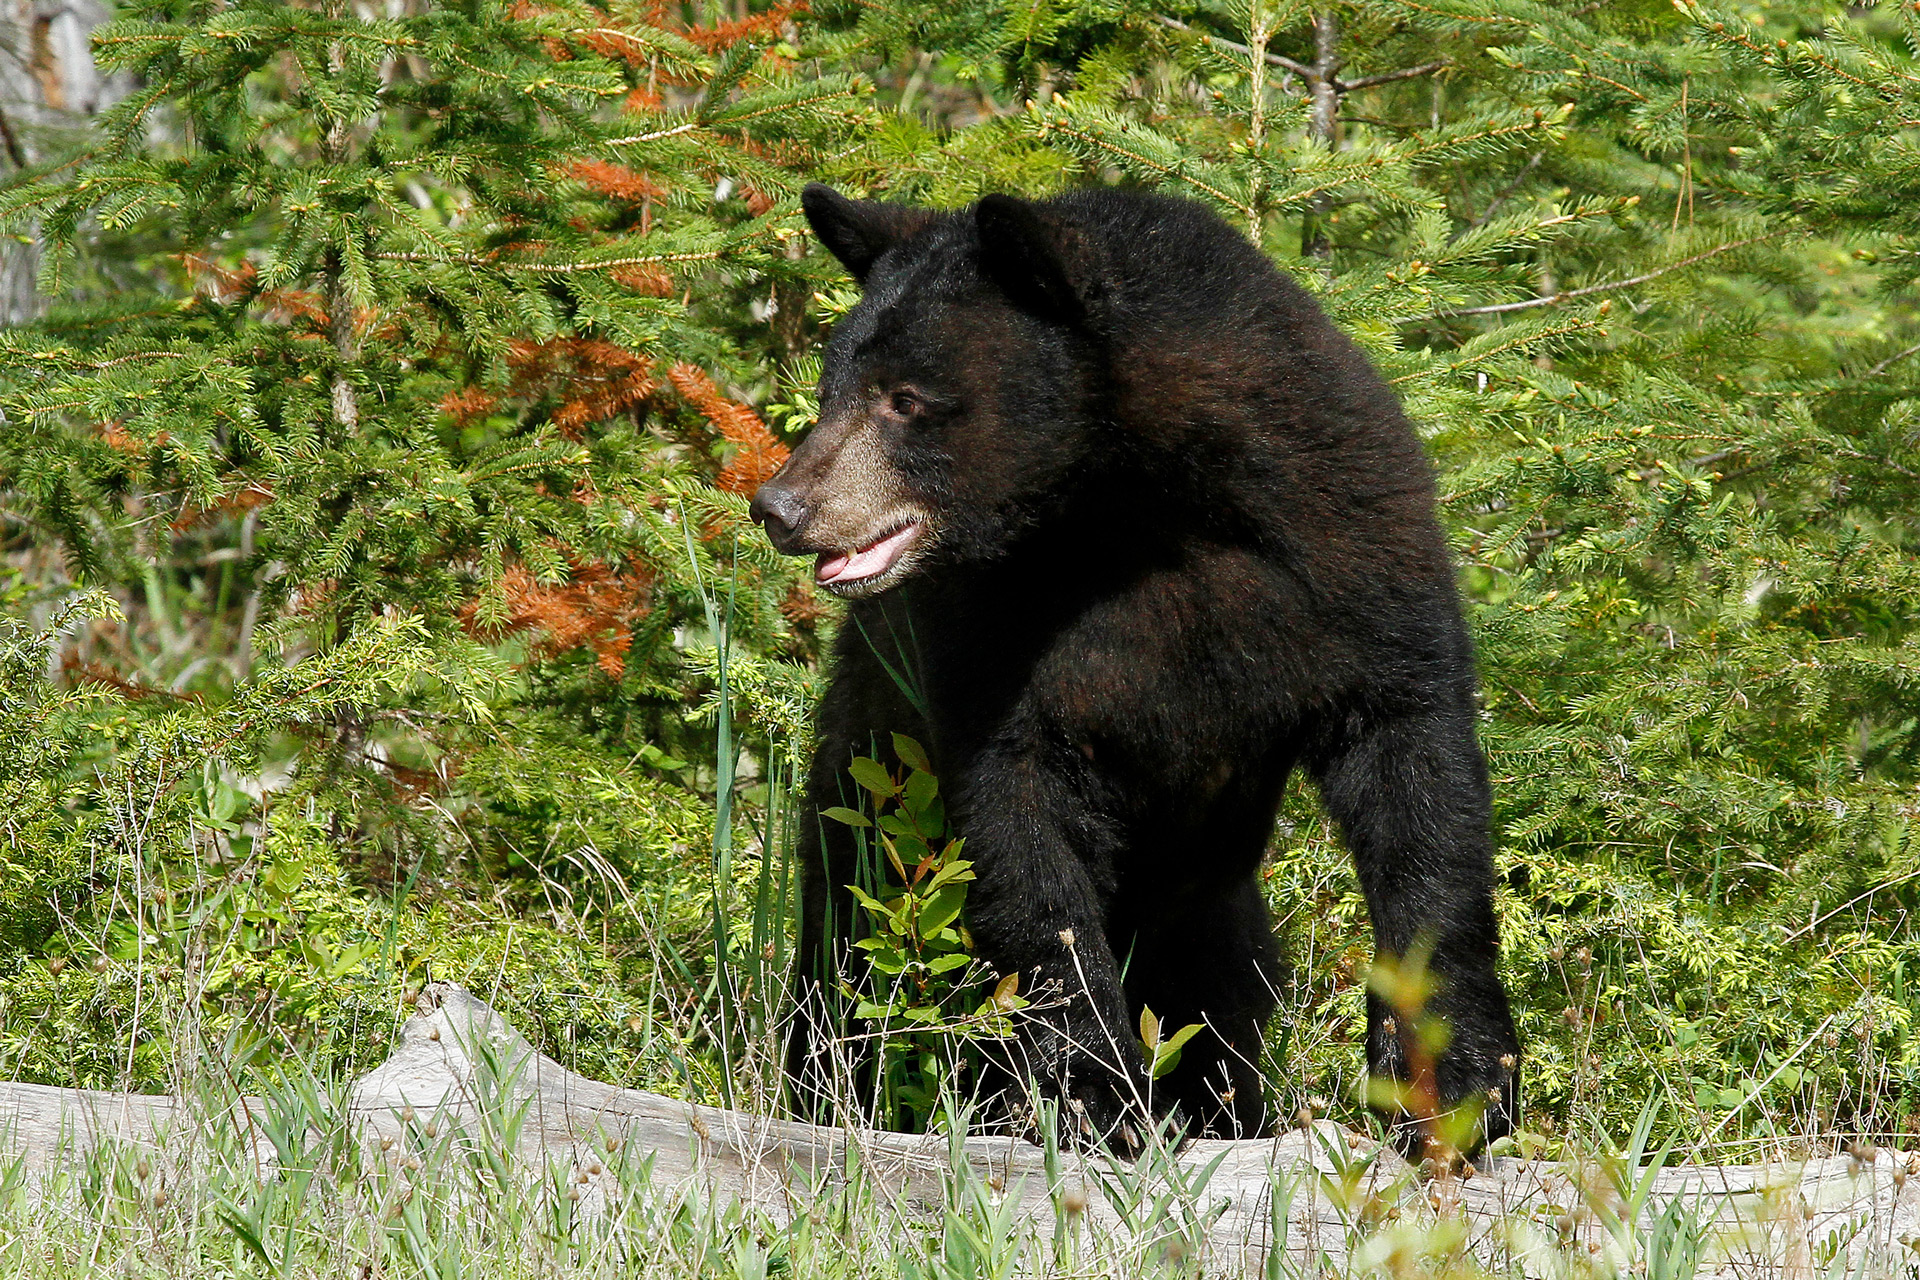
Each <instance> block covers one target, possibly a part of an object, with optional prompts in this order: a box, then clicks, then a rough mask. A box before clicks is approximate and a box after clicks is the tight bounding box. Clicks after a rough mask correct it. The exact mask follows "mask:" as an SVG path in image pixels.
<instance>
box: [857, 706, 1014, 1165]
mask: <svg viewBox="0 0 1920 1280" xmlns="http://www.w3.org/2000/svg"><path fill="white" fill-rule="evenodd" d="M893 748H894V753H895V754H896V755H897V756H898V757H899V758H900V760H901V761H902V762H903V763H904V764H905V765H906V770H905V776H900V775H896V774H895V773H894V772H892V771H891V770H889V769H888V768H887V767H886V766H885V765H883V764H881V763H880V762H879V761H878V760H876V759H874V758H873V757H871V756H861V757H859V758H858V759H856V760H854V761H853V763H852V764H851V765H850V766H849V769H848V772H849V773H850V774H851V775H852V777H853V780H854V781H855V782H856V783H858V784H859V785H860V788H861V790H862V791H863V792H864V793H865V794H866V795H867V796H869V797H871V803H872V805H873V810H874V816H873V817H871V818H869V817H868V816H867V815H866V814H865V813H862V812H861V811H860V810H858V809H850V808H845V807H835V808H831V809H827V810H825V811H824V816H825V817H827V818H830V819H832V820H834V821H836V822H842V823H845V824H846V825H848V826H850V827H853V828H855V829H856V830H858V831H861V832H863V833H870V836H871V839H872V840H874V841H875V842H876V843H877V845H878V847H879V849H880V851H881V853H882V854H883V856H884V860H885V866H886V868H887V869H889V870H891V871H892V873H893V878H892V880H891V882H890V883H889V882H885V881H883V882H882V883H878V884H874V885H867V886H862V885H857V884H855V885H849V886H847V888H848V890H849V891H850V892H851V893H852V894H853V896H854V900H855V901H856V902H858V903H859V905H860V909H861V911H862V912H863V913H864V914H865V917H866V922H867V924H868V925H869V926H871V928H872V930H873V931H872V932H871V933H870V934H868V935H867V936H866V937H863V938H859V939H857V940H856V941H855V942H854V944H853V945H854V946H855V947H857V948H859V949H860V950H861V951H864V952H865V953H866V957H867V967H868V968H869V969H870V970H872V972H873V974H874V975H876V976H875V977H874V979H873V980H872V983H871V985H870V987H869V988H868V989H867V990H858V989H856V988H855V987H854V986H853V985H852V984H851V983H849V984H848V985H847V987H846V991H847V994H848V995H849V996H850V997H851V998H853V1000H854V1001H855V1004H854V1016H855V1017H856V1018H859V1019H862V1020H864V1021H866V1022H870V1023H872V1024H874V1026H875V1029H876V1032H877V1034H878V1035H879V1036H880V1040H881V1052H880V1055H879V1064H878V1070H879V1073H880V1080H881V1084H882V1098H883V1102H882V1107H883V1111H885V1112H887V1113H890V1114H891V1117H892V1119H893V1121H894V1123H896V1124H897V1125H900V1126H902V1127H907V1128H910V1129H914V1130H918V1129H921V1128H924V1127H925V1126H926V1124H927V1122H928V1121H929V1120H930V1119H931V1118H932V1116H933V1115H934V1113H935V1111H936V1109H937V1108H938V1106H939V1104H940V1099H941V1095H942V1093H943V1091H946V1090H949V1089H954V1088H956V1087H957V1086H958V1084H959V1082H960V1078H961V1075H962V1073H963V1066H964V1062H965V1055H966V1050H967V1048H968V1047H969V1046H970V1045H971V1044H972V1043H974V1042H976V1041H979V1040H982V1039H992V1038H999V1037H1002V1036H1005V1035H1006V1034H1007V1033H1008V1032H1009V1030H1010V1027H1009V1024H1008V1021H1007V1015H1008V1014H1010V1013H1011V1012H1013V1011H1014V1010H1016V1009H1019V1008H1023V1007H1024V1006H1025V1005H1026V1003H1027V1002H1026V1000H1025V999H1024V998H1022V997H1021V995H1020V994H1019V990H1020V975H1019V974H1017V973H1010V974H1007V975H1005V976H1004V977H1001V978H998V979H997V980H994V981H992V984H991V986H990V987H989V980H990V973H989V971H988V970H987V968H986V966H985V965H984V964H983V963H982V962H981V961H979V960H978V959H977V958H976V957H975V955H974V953H973V938H972V936H971V935H970V934H969V933H968V932H967V927H966V924H965V922H964V920H963V918H962V917H963V913H964V912H965V909H966V905H967V886H968V885H969V884H970V883H972V881H973V879H974V874H973V864H972V863H971V862H968V861H967V860H966V859H965V858H963V857H961V856H960V854H961V851H962V849H963V847H964V846H965V844H966V842H965V841H964V840H961V839H957V838H953V837H951V836H950V835H949V833H948V830H947V817H946V805H945V803H944V802H943V801H942V800H941V798H940V780H939V778H938V777H936V776H935V774H934V772H933V765H932V764H931V763H930V762H929V761H928V759H927V753H926V750H925V748H923V747H922V746H921V745H920V744H919V743H918V742H916V741H914V740H913V739H912V738H909V737H908V736H906V735H905V734H902V733H896V734H894V735H893ZM883 875H884V873H883ZM983 993H984V998H982V995H983ZM968 1005H973V1006H974V1008H973V1010H972V1012H971V1014H968V1013H967V1011H966V1010H967V1006H968Z"/></svg>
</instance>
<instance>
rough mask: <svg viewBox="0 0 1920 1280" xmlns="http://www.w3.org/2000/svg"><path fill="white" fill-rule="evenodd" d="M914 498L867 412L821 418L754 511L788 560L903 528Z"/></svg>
mask: <svg viewBox="0 0 1920 1280" xmlns="http://www.w3.org/2000/svg"><path fill="white" fill-rule="evenodd" d="M908 505H909V503H908V496H907V493H906V489H905V486H904V485H903V484H902V482H901V478H900V474H899V472H898V471H896V470H895V469H894V467H893V465H892V463H891V462H890V460H889V459H888V457H887V453H886V449H885V446H884V443H883V442H882V440H881V439H880V431H879V429H878V428H877V427H876V426H875V425H874V423H873V421H872V419H871V418H870V417H869V416H868V415H866V414H864V413H856V414H848V415H837V416H835V417H831V418H823V419H821V421H820V422H819V424H818V425H816V426H815V427H814V429H813V430H812V431H811V432H810V433H809V434H808V436H807V438H806V440H805V441H803V442H802V443H801V445H800V447H799V448H797V449H795V450H794V451H793V455H792V456H791V457H789V458H788V459H787V463H786V465H785V466H783V467H781V468H780V470H779V471H777V472H776V473H774V476H773V478H772V479H770V480H768V481H767V482H766V483H765V484H763V485H761V486H760V488H759V491H758V492H756V493H755V494H754V495H753V505H752V506H751V507H750V508H749V509H748V510H749V513H750V514H751V515H752V517H753V518H754V519H755V520H757V521H759V522H760V524H761V525H763V526H764V527H765V528H766V531H767V538H768V540H769V541H771V542H772V543H773V545H774V547H775V548H777V549H778V550H780V551H782V552H784V553H786V554H787V555H814V554H823V553H824V554H831V553H835V552H842V551H848V550H851V549H853V548H855V547H858V546H861V545H864V544H865V543H867V542H870V541H872V539H874V538H875V537H877V536H879V535H881V534H883V533H886V532H888V530H889V529H890V528H892V527H895V526H897V525H898V523H899V522H900V519H901V513H902V512H903V511H904V510H906V509H907V507H908Z"/></svg>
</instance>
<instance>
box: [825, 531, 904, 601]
mask: <svg viewBox="0 0 1920 1280" xmlns="http://www.w3.org/2000/svg"><path fill="white" fill-rule="evenodd" d="M921 527H922V526H921V523H920V522H919V521H918V520H909V521H908V522H907V523H905V524H903V525H901V526H900V527H899V528H897V529H895V530H894V531H893V532H892V533H889V534H885V535H883V536H881V537H878V538H875V539H874V540H873V541H872V542H869V543H868V544H867V545H866V546H864V547H860V548H857V549H855V550H853V551H841V552H837V553H831V554H830V553H827V552H822V553H821V554H820V559H819V561H818V563H816V564H815V565H814V568H813V577H814V580H815V581H816V582H818V583H819V584H820V585H821V586H823V587H851V586H856V585H858V584H859V583H862V582H866V581H869V580H870V579H873V578H877V577H879V576H880V575H881V574H883V573H885V572H886V571H887V570H889V569H891V568H893V566H894V565H896V564H898V563H899V562H900V557H901V556H902V555H904V554H906V550H907V548H908V547H910V546H912V545H913V543H914V540H915V539H916V538H918V537H919V536H920V530H921Z"/></svg>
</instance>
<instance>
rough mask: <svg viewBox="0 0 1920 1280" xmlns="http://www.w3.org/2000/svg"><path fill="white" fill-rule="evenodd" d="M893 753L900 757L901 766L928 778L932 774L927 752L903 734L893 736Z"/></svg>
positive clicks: (931, 764)
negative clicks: (915, 770) (923, 774)
mask: <svg viewBox="0 0 1920 1280" xmlns="http://www.w3.org/2000/svg"><path fill="white" fill-rule="evenodd" d="M893 753H894V754H895V755H897V756H899V757H900V761H901V763H902V764H904V765H906V766H907V767H908V768H909V769H918V770H920V771H921V772H922V773H925V774H928V775H929V776H931V775H932V773H933V763H932V762H931V761H930V760H928V759H927V750H926V748H925V747H923V746H921V745H920V744H919V743H918V742H915V741H914V740H913V739H912V738H909V737H908V736H907V735H906V734H904V733H896V734H894V735H893Z"/></svg>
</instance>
